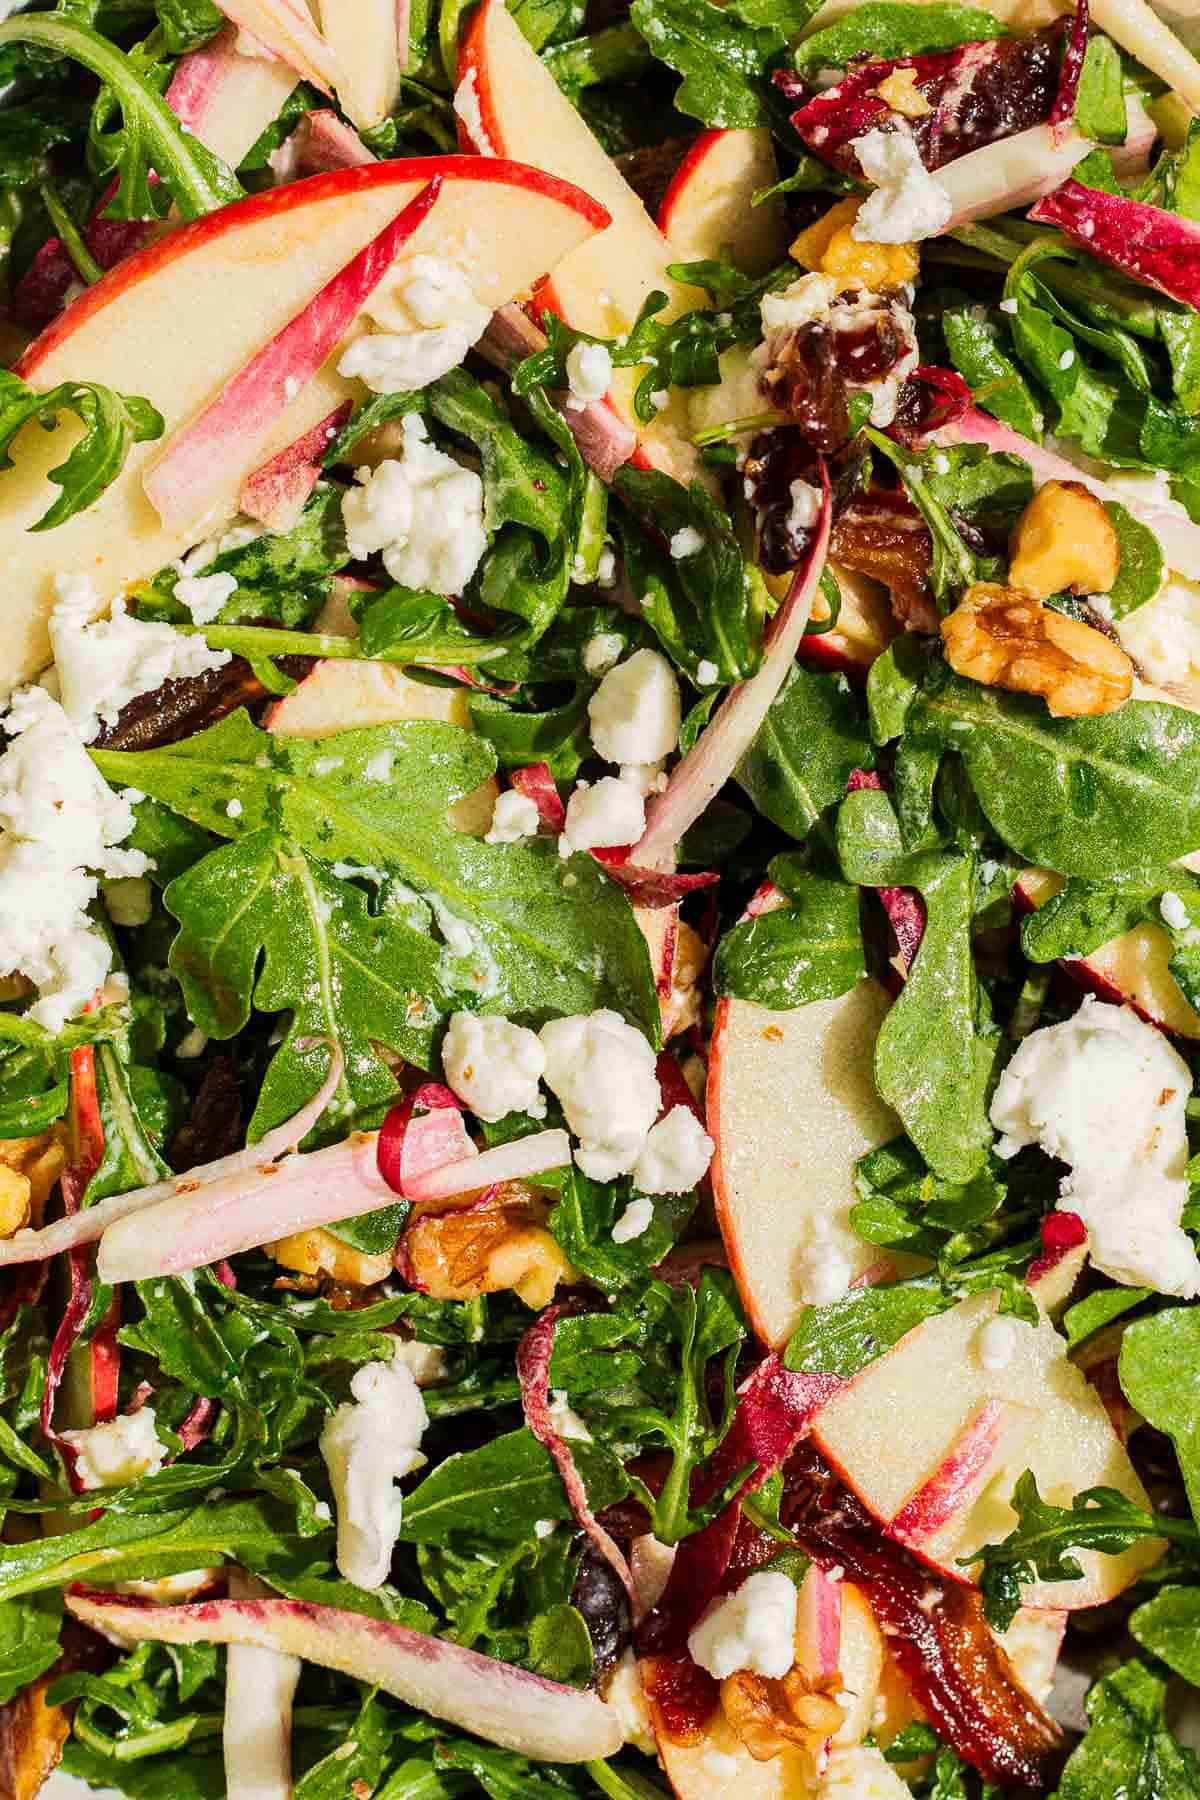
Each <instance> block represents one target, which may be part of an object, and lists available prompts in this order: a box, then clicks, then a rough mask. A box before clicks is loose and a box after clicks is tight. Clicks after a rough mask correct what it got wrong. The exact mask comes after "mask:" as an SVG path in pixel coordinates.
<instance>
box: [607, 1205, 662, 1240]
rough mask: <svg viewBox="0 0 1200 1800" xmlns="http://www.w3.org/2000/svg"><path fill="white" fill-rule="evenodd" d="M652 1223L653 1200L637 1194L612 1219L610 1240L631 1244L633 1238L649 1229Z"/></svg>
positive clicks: (638, 1236)
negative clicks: (618, 1216) (618, 1215)
mask: <svg viewBox="0 0 1200 1800" xmlns="http://www.w3.org/2000/svg"><path fill="white" fill-rule="evenodd" d="M653 1223H654V1202H653V1200H647V1199H646V1198H645V1196H644V1195H639V1196H638V1198H637V1199H636V1200H631V1201H630V1202H629V1205H628V1206H627V1207H626V1208H625V1210H624V1211H623V1212H622V1214H621V1216H620V1218H619V1219H614V1220H613V1228H612V1241H613V1243H614V1244H631V1243H632V1242H633V1240H634V1238H640V1237H641V1235H642V1233H643V1232H645V1231H649V1229H650V1227H651V1225H653Z"/></svg>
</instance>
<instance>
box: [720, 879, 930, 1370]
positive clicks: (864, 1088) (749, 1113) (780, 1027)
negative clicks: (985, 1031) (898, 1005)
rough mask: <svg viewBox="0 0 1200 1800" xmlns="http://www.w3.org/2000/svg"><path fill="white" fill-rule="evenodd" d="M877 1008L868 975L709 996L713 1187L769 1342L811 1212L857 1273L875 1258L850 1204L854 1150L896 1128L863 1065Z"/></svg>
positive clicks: (798, 1270) (789, 1296) (797, 1301)
mask: <svg viewBox="0 0 1200 1800" xmlns="http://www.w3.org/2000/svg"><path fill="white" fill-rule="evenodd" d="M777 903H778V902H777ZM887 1008H888V998H887V995H886V994H885V993H884V991H883V989H882V988H881V987H880V986H879V984H878V983H877V982H875V981H860V982H859V983H858V984H857V986H855V987H853V988H851V989H850V991H849V993H846V994H842V995H840V996H839V998H838V999H836V1000H817V1001H814V1002H813V1003H812V1004H811V1005H809V1006H799V1007H796V1008H795V1009H794V1010H792V1011H788V1012H772V1011H770V1010H769V1009H768V1008H767V1007H764V1006H759V1005H757V1004H756V1003H755V1002H753V1001H750V1000H721V1001H719V1002H718V1005H717V1012H716V1023H715V1026H714V1029H713V1037H712V1048H711V1052H710V1055H709V1064H708V1096H707V1113H708V1129H709V1131H710V1133H711V1134H712V1137H713V1139H714V1141H715V1143H716V1153H715V1155H714V1157H713V1160H712V1170H711V1174H712V1184H713V1198H714V1200H715V1202H716V1211H717V1221H718V1223H719V1225H720V1227H721V1235H722V1237H723V1238H724V1240H725V1248H726V1251H727V1253H728V1256H729V1266H730V1268H731V1269H732V1271H733V1275H734V1279H735V1281H736V1282H737V1285H738V1291H739V1293H740V1294H741V1297H742V1304H743V1305H744V1306H745V1308H746V1312H747V1315H748V1317H749V1319H750V1323H751V1324H752V1325H753V1327H754V1330H755V1331H756V1332H757V1334H758V1336H759V1337H760V1338H761V1339H762V1341H763V1342H764V1343H765V1344H767V1345H769V1346H770V1347H771V1348H772V1349H775V1348H778V1347H779V1346H780V1345H782V1344H785V1343H786V1342H787V1340H788V1338H789V1337H791V1335H792V1333H793V1331H794V1330H795V1329H796V1325H797V1322H798V1320H799V1317H800V1314H801V1312H802V1311H803V1309H804V1305H805V1300H804V1257H805V1254H806V1252H807V1251H808V1249H809V1248H810V1246H811V1244H812V1241H813V1236H814V1226H815V1224H816V1222H817V1221H818V1220H819V1221H821V1224H822V1226H824V1225H827V1226H828V1236H827V1237H826V1238H824V1239H823V1240H822V1241H823V1242H824V1243H827V1244H828V1245H829V1246H830V1248H831V1249H832V1250H834V1251H836V1252H838V1253H840V1254H841V1255H843V1256H845V1257H846V1258H847V1259H848V1260H849V1262H850V1264H851V1266H852V1268H853V1270H854V1273H855V1274H856V1275H863V1274H865V1273H866V1272H867V1270H868V1269H869V1268H870V1267H871V1265H872V1264H873V1263H875V1262H876V1261H877V1260H878V1257H879V1252H878V1250H877V1249H875V1248H873V1247H872V1246H871V1245H870V1244H867V1243H864V1242H863V1240H862V1239H861V1238H859V1237H857V1236H856V1235H855V1233H854V1232H853V1231H852V1230H851V1229H850V1225H849V1219H848V1215H849V1211H850V1208H851V1206H852V1205H853V1203H854V1199H855V1194H854V1165H855V1163H856V1162H857V1161H858V1158H859V1157H860V1156H862V1155H863V1154H864V1153H865V1152H866V1151H868V1150H872V1149H874V1148H875V1146H876V1145H878V1144H882V1143H885V1142H886V1141H887V1139H888V1138H891V1137H894V1136H895V1135H896V1133H897V1132H898V1131H899V1130H900V1126H899V1122H898V1121H897V1119H896V1117H895V1115H894V1114H893V1113H892V1111H891V1110H890V1108H889V1107H887V1106H885V1105H884V1103H883V1102H882V1101H881V1100H880V1099H879V1097H878V1095H877V1093H876V1091H875V1083H874V1079H873V1077H872V1073H871V1064H872V1051H873V1047H874V1043H875V1039H876V1037H877V1035H878V1033H879V1027H880V1025H881V1024H882V1023H883V1017H884V1014H885V1013H886V1011H887ZM764 1119H770V1120H771V1129H770V1131H768V1132H766V1133H764V1132H763V1130H762V1122H763V1120H764Z"/></svg>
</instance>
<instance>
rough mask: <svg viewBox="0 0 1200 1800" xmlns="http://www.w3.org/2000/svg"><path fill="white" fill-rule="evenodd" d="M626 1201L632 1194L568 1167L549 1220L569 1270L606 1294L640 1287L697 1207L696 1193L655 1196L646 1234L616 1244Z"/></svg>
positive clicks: (611, 1183) (673, 1242) (642, 1232)
mask: <svg viewBox="0 0 1200 1800" xmlns="http://www.w3.org/2000/svg"><path fill="white" fill-rule="evenodd" d="M629 1198H632V1190H630V1192H629V1194H628V1195H627V1194H626V1193H625V1192H624V1191H623V1189H622V1188H621V1187H620V1186H618V1185H617V1184H616V1183H615V1182H611V1181H608V1182H599V1181H591V1180H589V1178H588V1177H587V1176H586V1175H585V1174H584V1173H583V1172H582V1170H580V1169H577V1168H574V1167H572V1168H570V1169H568V1170H566V1171H564V1175H563V1180H562V1186H561V1188H560V1190H559V1198H558V1203H557V1205H556V1206H555V1208H554V1211H553V1212H552V1213H551V1214H550V1218H549V1220H548V1221H547V1227H548V1229H549V1231H550V1232H551V1233H552V1234H553V1236H554V1237H555V1239H556V1240H557V1242H558V1243H559V1244H560V1245H561V1247H562V1250H563V1253H564V1255H565V1256H566V1258H567V1260H568V1262H570V1263H571V1265H572V1267H574V1268H576V1269H578V1270H579V1271H580V1273H581V1274H583V1275H586V1276H587V1278H588V1280H589V1281H593V1282H595V1284H596V1286H597V1287H599V1288H603V1290H604V1291H605V1293H607V1294H610V1295H613V1294H618V1293H620V1292H621V1291H622V1290H625V1289H634V1290H637V1289H640V1288H641V1287H642V1286H643V1284H644V1283H645V1281H646V1279H647V1278H648V1276H649V1274H650V1271H651V1270H652V1269H654V1268H656V1267H657V1266H658V1264H659V1263H660V1262H661V1261H662V1259H663V1257H664V1256H665V1255H666V1254H667V1252H668V1250H670V1249H672V1248H673V1246H674V1245H675V1243H676V1241H677V1240H678V1239H679V1238H680V1237H681V1236H682V1234H683V1232H684V1230H685V1228H686V1226H687V1223H688V1221H689V1219H690V1218H691V1216H692V1214H693V1212H694V1211H695V1209H696V1196H695V1194H694V1193H691V1194H656V1195H655V1196H654V1198H653V1206H654V1216H653V1218H652V1219H651V1221H650V1223H649V1225H648V1226H647V1227H646V1229H645V1231H641V1232H639V1233H638V1235H637V1237H635V1238H630V1239H629V1241H628V1242H627V1243H624V1244H618V1243H614V1241H613V1235H612V1228H613V1222H614V1220H615V1219H616V1217H617V1214H618V1212H620V1211H622V1210H623V1209H624V1206H625V1205H626V1203H627V1200H628V1199H629Z"/></svg>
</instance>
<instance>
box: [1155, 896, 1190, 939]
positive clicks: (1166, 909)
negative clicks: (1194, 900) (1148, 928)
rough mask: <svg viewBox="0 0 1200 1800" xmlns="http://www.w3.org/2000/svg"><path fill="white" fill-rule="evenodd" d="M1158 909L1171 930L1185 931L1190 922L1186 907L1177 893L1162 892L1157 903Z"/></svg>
mask: <svg viewBox="0 0 1200 1800" xmlns="http://www.w3.org/2000/svg"><path fill="white" fill-rule="evenodd" d="M1158 910H1159V912H1160V913H1161V914H1162V916H1163V918H1164V919H1165V920H1166V922H1167V924H1168V925H1169V926H1170V927H1171V929H1172V930H1173V931H1186V930H1187V928H1188V925H1189V924H1190V923H1191V920H1190V918H1189V915H1188V909H1187V907H1186V906H1185V905H1184V903H1183V901H1182V900H1181V899H1180V897H1179V895H1178V894H1171V893H1167V894H1164V895H1163V897H1162V899H1161V900H1160V901H1159V903H1158Z"/></svg>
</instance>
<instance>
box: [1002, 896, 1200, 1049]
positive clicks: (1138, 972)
mask: <svg viewBox="0 0 1200 1800" xmlns="http://www.w3.org/2000/svg"><path fill="white" fill-rule="evenodd" d="M1061 887H1062V877H1061V876H1059V875H1054V874H1052V873H1051V871H1050V870H1049V869H1026V870H1024V871H1023V872H1022V874H1020V875H1019V876H1018V877H1017V881H1016V884H1015V886H1014V888H1013V904H1014V907H1015V908H1016V910H1017V911H1018V912H1022V913H1028V912H1033V911H1035V910H1036V909H1037V908H1038V907H1039V906H1043V905H1044V904H1045V902H1046V901H1047V900H1049V899H1050V897H1051V895H1052V894H1056V893H1057V892H1058V891H1059V889H1060V888H1061ZM1173 953H1174V946H1173V944H1172V942H1171V937H1170V934H1169V933H1168V932H1167V931H1166V930H1165V929H1164V927H1163V926H1161V925H1156V924H1155V923H1154V921H1153V920H1152V919H1148V920H1145V921H1144V922H1143V923H1142V924H1140V925H1134V926H1131V928H1130V929H1129V930H1128V931H1123V932H1122V933H1121V934H1120V936H1119V937H1115V938H1110V939H1109V941H1108V943H1107V944H1101V945H1100V947H1099V948H1098V949H1096V950H1090V951H1089V952H1088V954H1087V955H1086V956H1065V957H1063V959H1062V961H1061V963H1060V964H1059V967H1060V968H1062V969H1063V970H1065V972H1066V973H1067V974H1068V975H1069V976H1070V977H1071V979H1072V981H1075V982H1078V984H1079V986H1080V987H1081V988H1085V989H1086V990H1087V992H1088V993H1089V994H1095V995H1097V996H1098V998H1099V999H1101V1000H1111V1001H1114V1002H1116V1003H1117V1004H1118V1005H1121V1006H1131V1007H1132V1008H1133V1010H1134V1012H1136V1013H1138V1014H1139V1015H1140V1016H1141V1017H1142V1018H1143V1019H1145V1020H1147V1022H1148V1023H1149V1024H1151V1025H1157V1026H1158V1028H1159V1030H1160V1031H1169V1032H1171V1033H1172V1034H1173V1035H1174V1036H1176V1037H1184V1038H1200V1014H1198V1013H1197V1012H1196V1011H1195V1009H1194V1007H1192V1006H1191V1005H1190V1004H1189V1002H1188V1001H1187V999H1186V998H1185V996H1184V993H1183V989H1182V988H1181V987H1180V986H1179V983H1178V982H1177V981H1176V979H1175V977H1174V976H1173V975H1172V973H1171V969H1170V961H1171V957H1172V955H1173Z"/></svg>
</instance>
